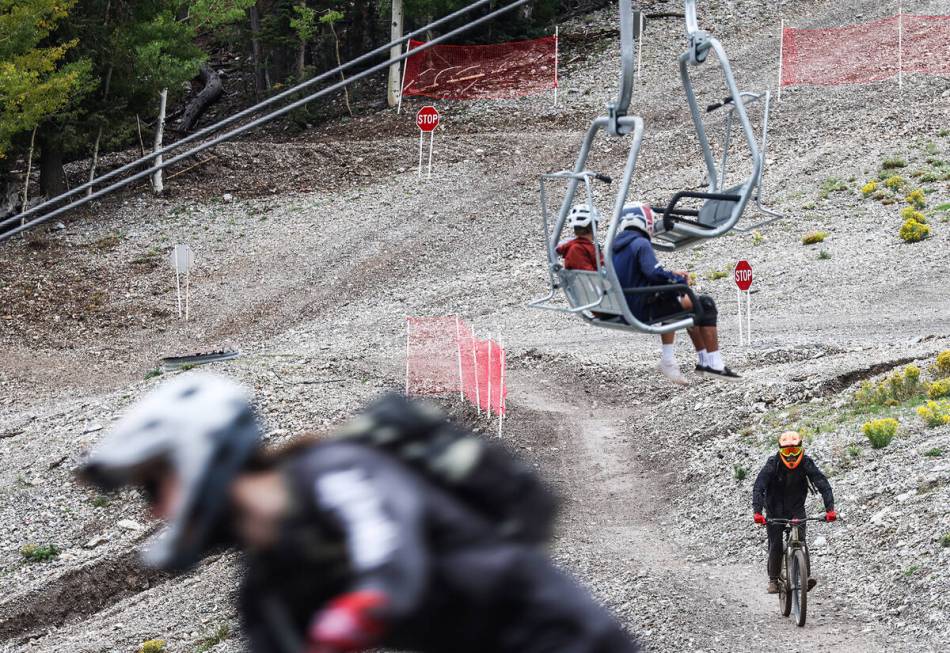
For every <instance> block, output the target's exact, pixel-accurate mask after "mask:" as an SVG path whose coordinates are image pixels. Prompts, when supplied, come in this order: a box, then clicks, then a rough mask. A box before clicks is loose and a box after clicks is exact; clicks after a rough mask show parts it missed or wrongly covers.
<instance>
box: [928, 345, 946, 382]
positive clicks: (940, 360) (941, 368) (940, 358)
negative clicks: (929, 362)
mask: <svg viewBox="0 0 950 653" xmlns="http://www.w3.org/2000/svg"><path fill="white" fill-rule="evenodd" d="M930 369H931V371H933V373H934V376H936V377H937V378H938V379H943V378H946V377H950V349H945V350H943V351H942V352H940V353H939V354H937V361H936V362H935V363H934V364H933V367H931V368H930Z"/></svg>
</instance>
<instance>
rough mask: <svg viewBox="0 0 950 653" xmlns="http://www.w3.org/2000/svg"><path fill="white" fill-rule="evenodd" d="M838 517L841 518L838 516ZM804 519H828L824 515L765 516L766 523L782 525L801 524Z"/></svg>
mask: <svg viewBox="0 0 950 653" xmlns="http://www.w3.org/2000/svg"><path fill="white" fill-rule="evenodd" d="M838 519H841V518H840V517H839V518H838ZM806 521H824V522H826V521H828V520H827V519H826V518H825V517H804V518H798V517H793V518H792V519H779V518H774V519H772V518H766V520H765V523H766V524H781V525H783V526H795V525H796V524H801V523H802V522H806Z"/></svg>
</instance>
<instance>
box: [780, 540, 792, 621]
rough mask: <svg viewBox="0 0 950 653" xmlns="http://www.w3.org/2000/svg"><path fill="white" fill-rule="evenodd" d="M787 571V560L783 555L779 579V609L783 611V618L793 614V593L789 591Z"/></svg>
mask: <svg viewBox="0 0 950 653" xmlns="http://www.w3.org/2000/svg"><path fill="white" fill-rule="evenodd" d="M787 569H788V562H787V558H786V557H785V556H784V555H783V556H782V570H781V571H780V572H779V578H778V607H779V609H780V610H781V611H782V616H783V617H787V616H788V615H789V614H791V612H792V593H791V591H790V590H789V582H788V570H787Z"/></svg>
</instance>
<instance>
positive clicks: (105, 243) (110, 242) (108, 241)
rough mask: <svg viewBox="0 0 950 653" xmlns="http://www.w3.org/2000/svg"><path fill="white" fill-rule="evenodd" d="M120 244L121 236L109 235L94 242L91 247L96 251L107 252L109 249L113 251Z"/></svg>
mask: <svg viewBox="0 0 950 653" xmlns="http://www.w3.org/2000/svg"><path fill="white" fill-rule="evenodd" d="M121 242H122V236H120V235H119V234H117V233H111V234H108V235H106V236H103V237H102V238H100V239H99V240H97V241H96V242H94V243H93V244H92V246H93V247H94V248H95V249H98V250H102V251H108V250H110V249H115V248H116V247H117V246H118V244H119V243H121Z"/></svg>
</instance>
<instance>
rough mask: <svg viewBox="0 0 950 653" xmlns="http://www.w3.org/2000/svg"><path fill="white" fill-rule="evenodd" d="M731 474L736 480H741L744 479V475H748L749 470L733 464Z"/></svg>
mask: <svg viewBox="0 0 950 653" xmlns="http://www.w3.org/2000/svg"><path fill="white" fill-rule="evenodd" d="M732 475H733V477H734V478H735V479H736V480H737V481H742V480H744V479H745V477H746V476H748V475H749V470H747V469H746V468H745V467H743V466H742V465H733V466H732Z"/></svg>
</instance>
